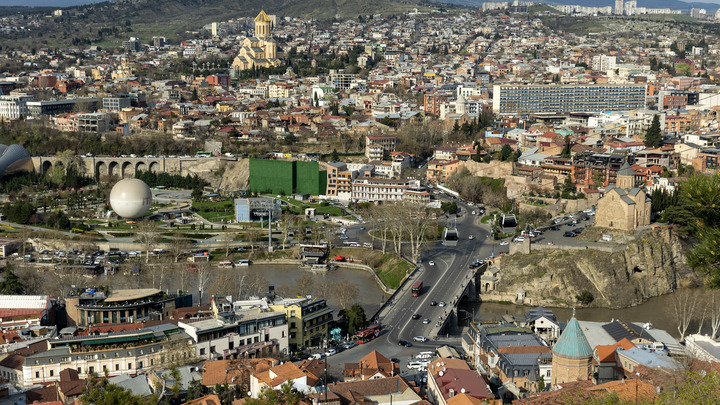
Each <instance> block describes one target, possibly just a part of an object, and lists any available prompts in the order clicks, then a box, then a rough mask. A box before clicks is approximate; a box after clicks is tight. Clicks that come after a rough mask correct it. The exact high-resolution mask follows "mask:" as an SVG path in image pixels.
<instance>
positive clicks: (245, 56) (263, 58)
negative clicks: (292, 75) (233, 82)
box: [232, 10, 280, 75]
mask: <svg viewBox="0 0 720 405" xmlns="http://www.w3.org/2000/svg"><path fill="white" fill-rule="evenodd" d="M232 66H233V71H234V73H235V74H236V75H237V74H238V73H239V71H241V70H245V69H253V68H256V67H276V66H280V59H278V58H277V44H276V43H275V40H274V39H273V38H272V20H271V19H270V17H268V15H267V14H266V13H265V10H262V11H260V14H258V15H257V17H255V36H254V37H251V38H245V40H244V41H243V46H242V47H241V48H240V52H238V55H237V56H236V57H235V60H234V61H233V64H232Z"/></svg>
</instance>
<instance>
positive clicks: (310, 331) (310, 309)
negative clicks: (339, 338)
mask: <svg viewBox="0 0 720 405" xmlns="http://www.w3.org/2000/svg"><path fill="white" fill-rule="evenodd" d="M269 307H270V309H271V310H273V311H275V312H284V313H285V315H286V318H287V322H288V333H289V338H288V346H289V347H290V352H294V351H296V350H300V349H302V348H305V347H313V346H320V345H321V344H322V342H323V340H324V339H326V338H327V336H328V325H329V324H330V323H331V322H332V320H333V316H332V312H333V311H332V309H331V308H330V307H328V306H327V303H326V302H325V300H324V299H317V298H316V299H310V298H290V299H288V298H286V299H283V300H282V303H275V304H271V305H269Z"/></svg>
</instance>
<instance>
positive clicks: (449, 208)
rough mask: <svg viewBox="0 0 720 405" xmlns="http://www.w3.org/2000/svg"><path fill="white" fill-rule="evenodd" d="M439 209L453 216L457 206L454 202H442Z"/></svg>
mask: <svg viewBox="0 0 720 405" xmlns="http://www.w3.org/2000/svg"><path fill="white" fill-rule="evenodd" d="M440 209H441V210H443V211H445V212H447V213H448V214H450V215H453V214H455V213H456V212H457V209H458V206H457V203H456V202H455V201H452V202H444V203H442V204H440Z"/></svg>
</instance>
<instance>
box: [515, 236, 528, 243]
mask: <svg viewBox="0 0 720 405" xmlns="http://www.w3.org/2000/svg"><path fill="white" fill-rule="evenodd" d="M513 242H525V237H524V236H518V237H517V238H515V239H513Z"/></svg>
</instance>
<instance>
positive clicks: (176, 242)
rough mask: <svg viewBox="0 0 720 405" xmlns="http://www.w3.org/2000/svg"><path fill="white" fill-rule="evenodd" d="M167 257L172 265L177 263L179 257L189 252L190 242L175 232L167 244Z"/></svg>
mask: <svg viewBox="0 0 720 405" xmlns="http://www.w3.org/2000/svg"><path fill="white" fill-rule="evenodd" d="M167 246H168V250H167V252H168V255H170V257H171V258H172V259H173V263H177V262H178V261H179V260H180V257H182V255H184V254H185V252H187V251H188V250H190V241H189V240H188V239H186V238H184V237H183V234H182V233H180V232H176V233H175V234H174V235H173V236H172V238H171V239H170V243H168V245H167Z"/></svg>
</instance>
